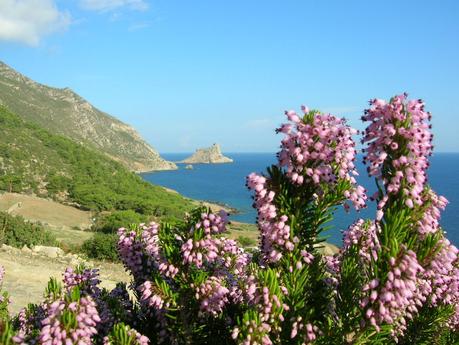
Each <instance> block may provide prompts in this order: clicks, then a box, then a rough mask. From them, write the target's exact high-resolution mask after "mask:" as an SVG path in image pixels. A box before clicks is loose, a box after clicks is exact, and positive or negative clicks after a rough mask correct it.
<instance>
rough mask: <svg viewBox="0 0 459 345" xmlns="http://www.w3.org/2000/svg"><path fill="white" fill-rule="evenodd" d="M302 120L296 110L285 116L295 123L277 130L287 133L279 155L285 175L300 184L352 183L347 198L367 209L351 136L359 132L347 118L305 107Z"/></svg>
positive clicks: (345, 194)
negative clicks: (351, 125)
mask: <svg viewBox="0 0 459 345" xmlns="http://www.w3.org/2000/svg"><path fill="white" fill-rule="evenodd" d="M302 111H303V119H301V118H300V117H299V116H298V115H297V114H296V113H295V112H294V111H287V112H286V115H287V117H288V119H289V120H290V121H291V122H292V124H284V125H282V126H281V128H279V129H278V131H279V132H282V133H284V134H285V138H284V139H283V140H282V142H281V151H280V152H279V154H278V157H279V164H280V166H282V167H286V169H287V171H286V175H287V176H288V177H289V178H290V180H291V181H292V182H293V183H295V184H297V185H302V184H311V185H316V186H318V193H321V192H322V188H321V187H320V186H321V185H327V186H330V185H334V184H336V183H338V181H339V180H345V181H348V182H349V186H348V189H346V190H345V191H344V196H345V197H346V198H347V199H349V200H350V201H351V202H352V203H353V205H354V207H355V208H356V209H361V208H364V207H365V202H366V198H367V197H366V194H365V189H364V188H363V187H362V186H359V185H357V182H356V180H355V177H354V176H356V175H358V173H357V171H356V170H355V164H354V161H355V156H356V150H355V142H354V141H353V140H352V136H353V135H354V134H356V133H357V131H356V130H354V129H353V128H351V127H349V126H348V125H347V124H346V122H345V120H344V119H340V118H337V117H335V116H333V115H330V114H321V113H318V112H315V111H311V112H310V111H309V109H308V108H307V107H302Z"/></svg>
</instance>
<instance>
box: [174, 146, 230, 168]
mask: <svg viewBox="0 0 459 345" xmlns="http://www.w3.org/2000/svg"><path fill="white" fill-rule="evenodd" d="M178 163H184V164H219V163H233V160H232V159H231V158H228V157H225V156H224V155H223V154H222V151H221V149H220V145H218V144H213V145H212V146H211V147H209V148H203V149H197V150H196V152H195V153H193V154H192V155H191V156H190V157H188V158H186V159H184V160H183V161H180V162H178Z"/></svg>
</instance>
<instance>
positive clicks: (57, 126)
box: [0, 62, 177, 172]
mask: <svg viewBox="0 0 459 345" xmlns="http://www.w3.org/2000/svg"><path fill="white" fill-rule="evenodd" d="M0 104H3V105H4V106H6V107H7V108H8V109H9V110H11V111H12V112H13V113H15V114H17V115H18V116H20V117H21V118H23V119H25V120H27V121H29V122H32V123H35V124H37V125H38V126H40V127H42V128H45V129H47V130H49V131H50V132H51V133H54V134H59V135H63V136H65V137H67V138H70V139H72V140H74V141H75V142H77V143H80V144H82V145H84V146H87V147H91V148H93V149H96V150H98V151H100V152H103V153H104V154H106V155H108V156H109V157H111V158H113V159H115V160H117V161H119V162H121V163H122V164H124V165H125V166H126V167H127V168H128V169H130V170H133V171H137V172H145V171H151V170H168V169H176V168H177V167H176V165H175V164H174V163H171V162H167V161H165V160H164V159H163V158H161V157H160V156H159V154H158V152H156V151H155V150H154V149H153V148H152V147H151V146H150V145H149V144H148V143H146V142H145V141H144V140H143V139H142V138H141V137H140V135H139V134H138V133H137V132H136V130H135V129H133V128H132V127H130V126H129V125H127V124H125V123H123V122H121V121H119V120H117V119H116V118H114V117H113V116H110V115H109V114H106V113H104V112H102V111H100V110H98V109H96V108H95V107H94V106H92V105H91V104H90V103H89V102H87V101H86V100H84V99H83V98H82V97H80V96H79V95H77V94H76V93H75V92H73V91H72V90H71V89H69V88H64V89H57V88H52V87H48V86H46V85H42V84H39V83H36V82H34V81H33V80H31V79H29V78H27V77H25V76H23V75H22V74H20V73H18V72H16V71H15V70H13V69H12V68H10V67H9V66H7V65H6V64H4V63H2V62H0Z"/></svg>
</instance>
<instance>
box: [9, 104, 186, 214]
mask: <svg viewBox="0 0 459 345" xmlns="http://www.w3.org/2000/svg"><path fill="white" fill-rule="evenodd" d="M0 128H1V134H2V135H1V136H0V190H5V191H10V192H18V193H24V192H26V193H34V194H36V195H38V196H42V197H52V198H54V199H56V200H59V201H60V202H64V203H70V204H73V205H76V206H78V207H79V208H82V209H85V210H92V211H104V210H128V209H131V210H135V211H136V212H138V213H142V214H148V215H154V216H162V217H166V218H168V217H170V218H181V217H182V216H183V213H184V212H185V211H187V210H189V209H190V208H192V203H191V201H189V200H187V199H185V198H183V197H182V196H180V195H178V194H175V193H171V192H168V191H166V190H165V189H164V188H162V187H159V186H154V185H152V184H150V183H148V182H145V181H144V180H143V179H142V178H141V177H139V176H137V175H136V174H134V173H132V172H130V171H129V170H128V169H126V168H125V167H124V166H123V165H121V164H120V163H118V162H116V161H114V160H112V159H110V158H108V157H106V156H105V155H103V154H100V153H98V152H96V151H95V150H91V149H88V148H85V147H83V146H81V145H78V144H76V143H74V142H73V141H71V140H70V139H67V138H64V137H62V136H58V135H54V134H51V133H50V132H48V131H47V130H44V129H42V128H40V127H38V126H36V125H34V124H30V123H28V122H26V121H24V120H22V119H21V118H19V117H18V116H16V115H14V114H13V113H11V112H10V111H8V110H7V109H6V108H5V107H2V106H0Z"/></svg>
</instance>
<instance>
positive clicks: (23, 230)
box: [0, 212, 56, 248]
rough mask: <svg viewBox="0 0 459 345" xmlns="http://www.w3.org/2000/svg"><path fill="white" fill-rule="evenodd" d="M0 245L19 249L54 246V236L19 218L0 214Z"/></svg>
mask: <svg viewBox="0 0 459 345" xmlns="http://www.w3.org/2000/svg"><path fill="white" fill-rule="evenodd" d="M0 244H7V245H9V246H13V247H17V248H21V247H23V246H28V247H32V246H35V245H39V244H42V245H49V246H53V245H56V239H55V238H54V236H53V235H52V234H51V233H50V232H48V231H46V230H45V229H44V228H43V226H41V225H39V224H32V223H29V222H26V221H25V220H24V218H22V217H20V216H12V215H10V214H8V213H6V212H0Z"/></svg>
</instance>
